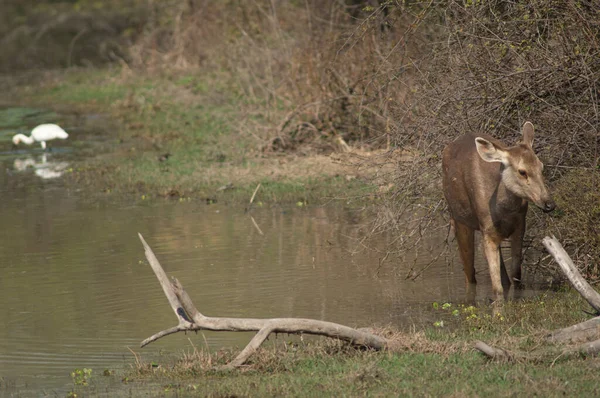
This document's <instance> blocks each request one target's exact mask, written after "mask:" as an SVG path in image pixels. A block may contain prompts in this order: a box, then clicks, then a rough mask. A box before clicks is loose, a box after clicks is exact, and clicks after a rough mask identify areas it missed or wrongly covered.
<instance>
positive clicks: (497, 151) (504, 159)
mask: <svg viewBox="0 0 600 398" xmlns="http://www.w3.org/2000/svg"><path fill="white" fill-rule="evenodd" d="M475 146H476V147H477V153H479V156H481V158H482V159H483V160H485V161H486V162H500V163H503V164H507V163H508V154H507V153H506V151H505V150H504V149H503V148H500V147H499V146H497V145H495V144H494V143H492V142H490V141H488V140H486V139H485V138H481V137H477V138H475Z"/></svg>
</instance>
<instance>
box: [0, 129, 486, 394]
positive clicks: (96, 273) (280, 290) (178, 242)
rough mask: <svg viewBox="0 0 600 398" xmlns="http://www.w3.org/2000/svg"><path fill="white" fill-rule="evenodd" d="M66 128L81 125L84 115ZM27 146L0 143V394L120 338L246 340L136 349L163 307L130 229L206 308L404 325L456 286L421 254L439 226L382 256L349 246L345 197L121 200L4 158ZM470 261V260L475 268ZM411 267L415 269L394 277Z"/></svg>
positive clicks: (162, 317) (61, 151) (63, 150)
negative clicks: (249, 206)
mask: <svg viewBox="0 0 600 398" xmlns="http://www.w3.org/2000/svg"><path fill="white" fill-rule="evenodd" d="M86 120H87V119H86ZM70 133H71V132H70ZM79 134H87V136H90V137H95V135H94V134H92V133H90V132H89V131H87V132H86V129H85V128H82V129H81V130H80V132H79ZM74 137H77V134H74ZM72 141H76V138H75V139H73V140H69V141H67V142H66V143H64V144H61V145H60V146H58V148H57V149H56V150H55V151H53V152H51V153H50V154H48V155H47V156H48V157H49V158H50V159H51V160H52V161H54V162H56V163H59V162H66V163H68V164H69V165H68V166H65V169H66V170H68V167H71V166H70V165H72V164H75V163H76V162H77V156H81V154H82V153H85V151H86V147H85V146H78V144H76V143H74V142H72ZM97 141H98V142H102V139H101V138H98V139H97ZM21 151H22V152H21ZM27 156H31V157H33V158H34V159H35V158H39V157H42V156H43V154H42V153H41V151H39V150H37V149H35V148H29V149H20V150H19V151H11V150H6V151H5V152H3V153H0V162H2V170H3V172H0V184H1V185H0V199H1V203H2V206H1V207H0V218H1V219H2V226H3V228H1V229H0V319H2V322H0V377H1V378H2V379H0V386H6V385H8V386H9V387H10V388H9V389H7V390H4V393H3V388H2V387H0V395H2V394H5V395H10V391H16V392H17V393H18V394H20V395H21V396H29V395H31V396H40V395H45V394H49V395H59V396H64V395H65V393H66V392H67V391H69V390H70V389H72V388H73V383H72V381H71V377H70V372H72V371H73V370H74V369H82V368H84V367H85V368H91V369H92V370H93V375H94V377H96V378H99V377H101V376H100V375H101V374H102V372H103V371H104V369H120V368H123V367H127V366H130V365H131V364H133V363H135V358H134V356H133V354H132V353H131V351H130V349H131V350H134V351H135V352H136V353H137V354H139V355H141V357H142V359H148V358H155V357H156V356H157V355H159V354H160V353H162V352H171V353H177V352H179V351H181V350H183V349H187V348H189V347H190V341H189V340H188V339H190V338H191V339H192V341H193V343H194V344H196V345H198V346H204V345H205V344H208V346H209V348H210V349H218V348H222V347H232V346H238V347H240V346H243V345H245V344H246V343H247V342H248V341H249V339H250V338H251V336H252V335H251V334H248V333H243V334H239V333H238V334H236V333H217V332H212V333H211V332H205V333H204V337H203V336H202V335H200V334H198V335H195V334H191V335H185V334H177V335H172V336H168V337H165V338H163V339H161V340H159V341H158V342H155V343H153V344H151V345H150V346H148V347H145V348H143V349H140V348H139V343H140V342H141V341H142V340H143V339H145V338H146V337H149V336H150V335H152V334H154V333H156V332H158V331H160V330H163V329H166V328H169V327H171V326H175V325H176V322H177V319H176V317H175V315H174V314H173V313H172V311H171V309H170V307H169V305H168V302H167V299H166V298H165V296H164V294H163V292H162V290H161V288H160V285H159V284H158V281H157V280H156V277H155V276H154V274H153V273H152V270H151V268H150V266H149V265H148V264H147V262H146V260H145V257H144V253H143V248H142V246H141V243H140V242H139V239H138V237H137V233H138V232H140V233H142V234H143V235H144V237H145V239H146V240H147V242H148V243H149V244H150V245H151V247H152V248H153V250H154V252H155V253H156V255H157V257H158V259H159V260H160V261H161V263H162V265H163V267H164V268H165V271H166V272H167V273H168V274H169V275H170V276H175V277H177V278H178V279H179V280H180V281H181V282H182V283H183V285H184V287H185V288H186V290H187V291H188V293H189V294H190V296H191V298H192V300H193V301H194V302H195V304H196V306H197V307H198V309H199V310H200V311H201V312H202V313H204V314H205V315H208V316H228V317H267V318H268V317H306V318H315V319H322V320H328V321H333V322H339V323H343V324H347V325H350V326H357V327H362V326H370V325H388V324H391V325H394V326H397V327H406V326H409V325H411V324H415V323H422V322H429V321H430V319H428V316H429V317H431V316H432V314H431V310H430V309H431V303H432V302H434V301H439V302H444V301H452V302H461V301H463V300H464V297H465V291H464V282H463V281H464V277H463V274H462V270H461V267H460V265H459V264H458V262H457V261H456V256H454V255H450V254H447V255H444V256H442V257H440V259H438V260H436V261H435V262H434V263H432V264H430V265H429V263H430V262H431V259H432V257H431V256H432V254H435V253H438V252H439V249H440V247H442V248H443V247H444V243H442V242H443V241H444V239H445V237H446V230H444V229H440V231H439V235H436V236H432V237H430V238H428V239H425V240H424V241H423V242H422V245H421V246H420V251H419V253H418V255H413V256H412V257H414V258H411V256H410V255H409V256H408V257H407V259H406V261H407V263H406V264H405V265H402V264H397V263H396V261H397V260H393V259H392V258H389V259H388V260H387V261H384V262H383V263H382V262H381V260H382V259H383V258H384V257H385V255H384V254H382V253H385V248H386V247H387V244H388V243H389V242H390V241H391V240H392V239H393V238H394V237H393V236H381V237H379V238H378V239H376V240H374V241H372V242H370V245H371V246H373V247H374V248H375V249H378V250H379V251H381V252H382V253H377V252H376V251H372V250H365V249H363V248H362V246H361V245H360V244H359V243H358V242H359V241H360V238H361V235H360V232H359V228H358V226H359V225H360V224H361V223H364V222H366V221H368V219H366V217H367V215H365V214H363V213H361V212H359V211H356V210H350V209H343V208H340V207H336V208H333V207H332V208H296V207H291V208H280V207H270V208H254V209H253V210H252V211H251V212H250V213H247V212H245V211H244V209H236V208H227V207H220V206H218V205H211V206H208V205H206V204H204V203H199V202H183V203H182V202H178V201H162V200H161V201H158V202H153V203H151V204H148V203H145V202H137V203H134V202H132V201H129V200H119V199H113V198H111V197H110V194H107V195H106V197H105V198H94V199H93V200H91V199H90V198H89V197H86V196H85V194H84V193H82V192H78V191H77V190H73V189H67V188H66V187H65V186H64V185H63V183H62V179H61V178H52V179H43V178H41V177H40V176H39V175H38V174H37V173H35V172H34V171H35V170H37V169H35V167H26V168H24V169H23V170H18V169H16V168H15V159H19V158H22V157H25V158H26V157H27ZM46 162H48V160H46ZM252 218H253V219H254V222H253V220H252ZM255 224H256V225H255ZM454 252H455V248H454V245H453V246H452V247H451V248H450V251H449V253H454ZM481 261H482V260H481V257H479V264H477V269H479V270H485V268H486V267H485V266H482V264H481ZM411 268H412V269H414V270H415V271H420V270H424V271H423V274H422V275H421V276H420V277H419V278H417V279H416V280H411V279H406V275H409V274H411V271H410V269H411ZM413 273H414V272H413ZM479 280H480V286H479V294H480V295H482V296H483V297H486V296H491V293H490V289H489V278H488V277H486V276H485V272H484V275H482V276H481V277H479ZM205 339H206V340H205ZM2 383H3V384H2Z"/></svg>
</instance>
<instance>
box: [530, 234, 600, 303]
mask: <svg viewBox="0 0 600 398" xmlns="http://www.w3.org/2000/svg"><path fill="white" fill-rule="evenodd" d="M542 244H543V245H544V246H545V247H546V250H548V252H549V253H550V254H552V257H554V259H555V260H556V262H557V263H558V265H560V268H561V269H562V271H563V272H564V274H565V275H566V276H567V278H568V279H569V282H571V284H572V285H573V287H575V289H576V290H577V291H578V292H579V294H581V295H582V296H583V298H584V299H586V301H587V302H588V303H590V305H591V306H592V307H593V308H594V309H595V310H596V313H598V314H600V294H599V293H598V292H597V291H595V290H594V288H593V287H591V286H590V284H589V283H587V281H586V280H585V279H584V278H583V276H581V273H580V272H579V270H578V269H577V268H576V267H575V264H573V260H571V257H569V255H568V254H567V252H566V251H565V249H563V247H562V245H561V244H560V242H559V241H558V240H557V239H556V238H555V237H554V236H553V237H549V236H546V237H545V238H544V239H543V240H542Z"/></svg>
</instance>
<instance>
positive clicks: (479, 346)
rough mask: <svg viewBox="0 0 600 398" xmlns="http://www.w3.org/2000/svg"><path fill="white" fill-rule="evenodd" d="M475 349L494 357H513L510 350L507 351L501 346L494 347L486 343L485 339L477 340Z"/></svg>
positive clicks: (506, 358) (505, 358)
mask: <svg viewBox="0 0 600 398" xmlns="http://www.w3.org/2000/svg"><path fill="white" fill-rule="evenodd" d="M475 349H476V350H479V351H481V352H482V353H484V354H485V355H487V356H488V357H490V358H493V359H504V360H509V359H511V358H512V355H510V354H509V353H508V351H505V350H503V349H501V348H494V347H492V346H490V345H488V344H486V343H484V342H483V341H476V342H475Z"/></svg>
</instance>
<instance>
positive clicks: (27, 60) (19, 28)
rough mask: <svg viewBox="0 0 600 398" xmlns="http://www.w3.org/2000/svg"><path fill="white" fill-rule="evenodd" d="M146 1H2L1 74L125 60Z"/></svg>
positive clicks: (0, 15)
mask: <svg viewBox="0 0 600 398" xmlns="http://www.w3.org/2000/svg"><path fill="white" fill-rule="evenodd" d="M144 5H145V0H108V1H103V2H98V1H92V0H77V1H52V2H49V1H34V0H5V1H2V2H0V47H2V53H1V54H0V72H4V73H14V72H21V71H23V70H27V69H41V68H61V67H70V66H82V65H83V66H95V65H101V64H105V63H107V62H125V61H126V59H127V48H128V46H129V45H131V43H132V42H133V40H134V39H135V37H136V36H137V34H138V32H139V30H140V29H141V27H142V26H143V25H144V24H145V21H146V12H145V7H144Z"/></svg>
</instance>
